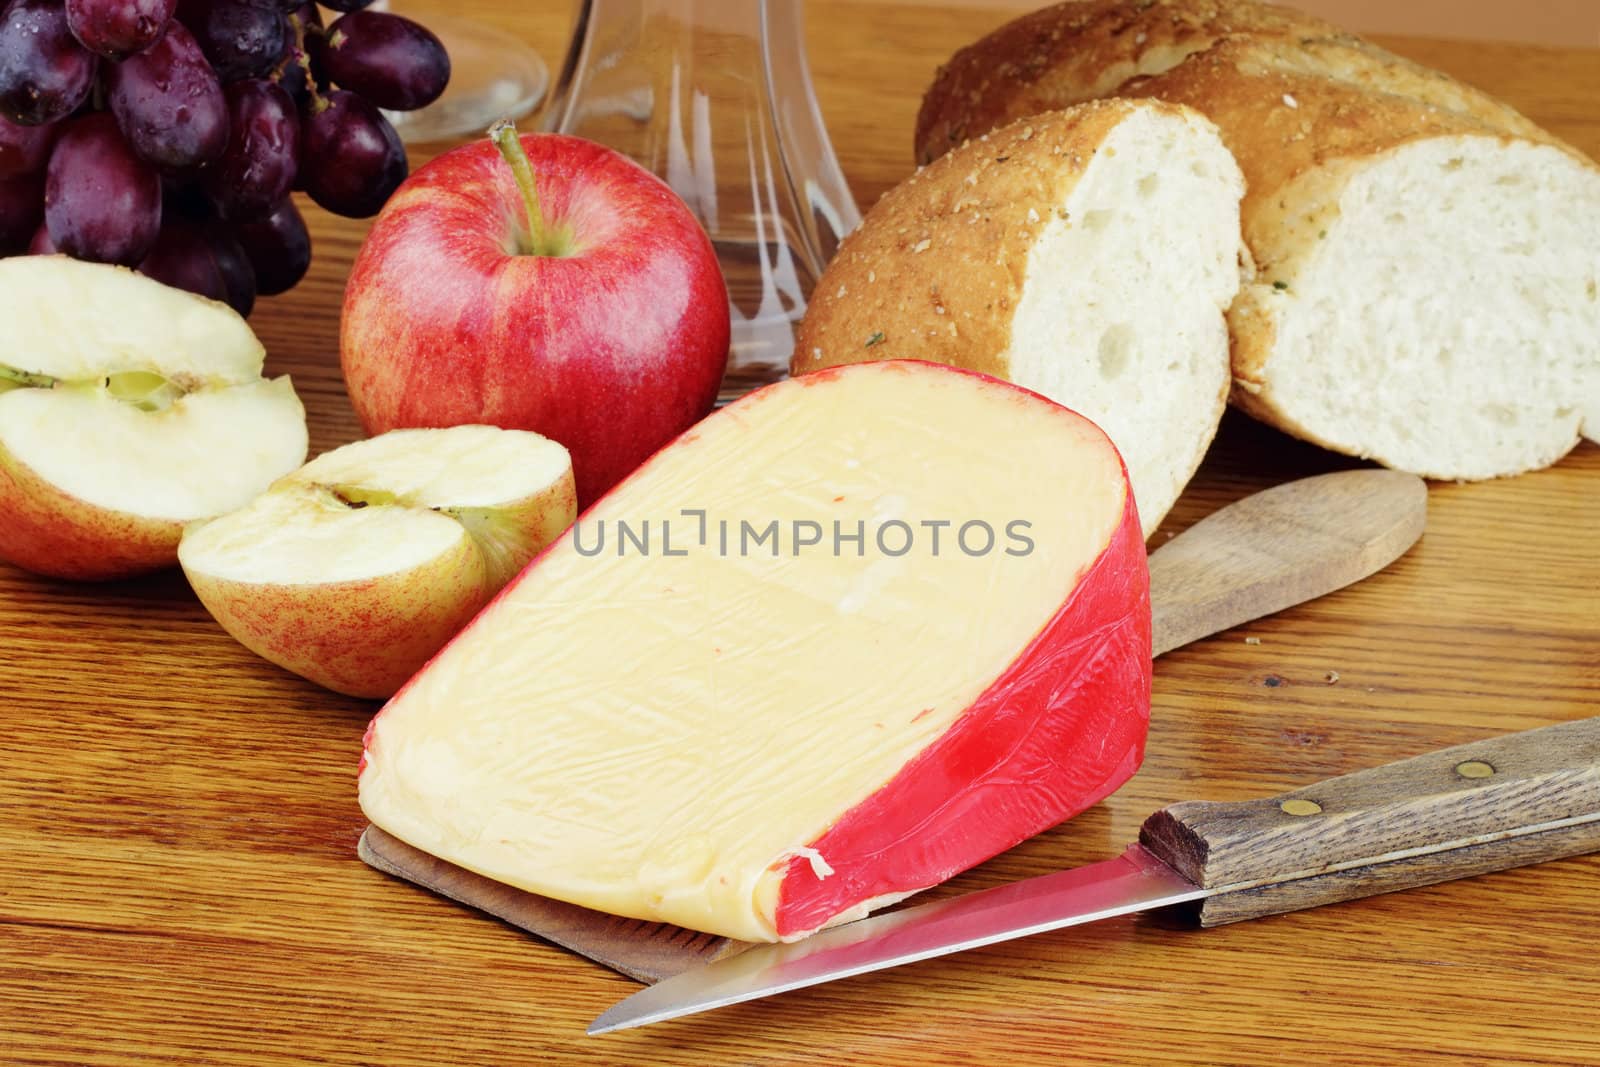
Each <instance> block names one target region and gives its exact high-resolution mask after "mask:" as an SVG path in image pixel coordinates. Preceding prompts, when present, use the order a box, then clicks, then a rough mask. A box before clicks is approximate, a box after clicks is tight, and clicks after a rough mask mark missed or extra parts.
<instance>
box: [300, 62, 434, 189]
mask: <svg viewBox="0 0 1600 1067" xmlns="http://www.w3.org/2000/svg"><path fill="white" fill-rule="evenodd" d="M323 104H324V106H323V107H322V108H321V109H320V110H315V111H313V113H312V114H311V115H310V117H308V118H307V119H306V121H305V123H304V129H303V131H302V132H301V135H300V159H301V162H302V164H303V166H302V168H301V179H302V180H303V181H304V182H305V187H306V192H307V193H309V194H310V195H311V199H312V200H314V201H316V202H317V203H318V204H320V205H321V206H322V207H325V208H327V209H328V210H329V211H332V212H333V213H334V214H336V215H344V216H347V217H349V218H352V219H364V218H366V217H367V216H369V215H376V214H377V213H378V209H379V208H381V207H383V204H384V201H386V200H388V199H389V196H390V194H392V193H393V192H394V191H395V190H396V189H398V188H399V187H400V183H401V182H403V181H405V180H406V173H407V163H406V153H405V149H404V148H403V147H402V146H401V144H400V135H399V134H397V133H395V132H394V127H393V126H391V125H389V120H388V119H386V118H384V117H383V115H382V114H381V113H380V112H379V111H378V109H377V108H376V107H374V106H373V105H372V104H371V103H369V102H368V101H366V100H365V99H363V98H362V97H359V96H357V95H356V94H355V93H351V92H346V91H344V90H342V89H335V90H334V91H333V92H331V93H329V94H328V95H327V96H325V97H323Z"/></svg>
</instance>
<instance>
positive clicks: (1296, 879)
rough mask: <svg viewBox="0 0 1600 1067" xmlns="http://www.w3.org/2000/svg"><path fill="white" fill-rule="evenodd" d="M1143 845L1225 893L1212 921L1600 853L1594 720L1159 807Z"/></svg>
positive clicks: (1598, 738) (1208, 916) (1598, 733)
mask: <svg viewBox="0 0 1600 1067" xmlns="http://www.w3.org/2000/svg"><path fill="white" fill-rule="evenodd" d="M1139 839H1140V841H1141V843H1143V845H1144V846H1145V848H1147V849H1149V850H1150V851H1151V852H1153V853H1154V854H1155V855H1157V856H1159V857H1160V858H1161V859H1162V860H1164V861H1165V862H1166V863H1168V864H1169V865H1170V866H1172V867H1173V868H1174V869H1176V870H1177V871H1178V872H1179V873H1181V874H1183V875H1184V876H1185V877H1187V878H1189V879H1191V880H1192V881H1194V882H1196V883H1197V884H1199V885H1201V886H1204V887H1206V888H1219V889H1220V890H1221V891H1220V892H1218V893H1217V894H1215V895H1213V896H1211V897H1209V898H1207V899H1206V900H1205V901H1204V902H1203V904H1202V905H1201V909H1200V922H1201V924H1202V925H1204V926H1217V925H1220V924H1222V923H1230V922H1237V921H1239V920H1240V919H1253V918H1256V917H1257V916H1261V915H1275V914H1278V913H1280V912H1286V911H1297V910H1299V909H1301V908H1310V907H1315V906H1317V905H1319V904H1330V903H1333V902H1334V901H1338V900H1351V899H1354V898H1356V897H1364V896H1371V895H1372V894H1374V893H1388V892H1391V891H1393V890H1396V889H1409V888H1411V887H1413V886H1419V885H1431V884H1433V883H1435V882H1447V881H1450V880H1452V879H1455V878H1466V877H1469V876H1471V875H1475V874H1486V873H1488V872H1490V871H1499V870H1505V869H1506V868H1508V867H1520V866H1523V865H1526V864H1530V863H1541V862H1543V861H1545V860H1552V859H1560V858H1562V857H1564V856H1576V855H1579V854H1581V853H1585V852H1595V851H1600V718H1595V719H1583V720H1580V721H1577V722H1569V723H1563V724H1561V725H1559V726H1548V727H1545V728H1544V729H1540V730H1529V731H1527V732H1526V733H1520V734H1509V735H1506V736H1502V737H1496V738H1491V739H1490V740H1487V741H1478V742H1474V743H1473V744H1470V745H1462V746H1460V747H1458V748H1450V749H1444V750H1442V751H1439V752H1432V753H1429V754H1428V755H1426V756H1418V757H1416V758H1415V759H1408V760H1402V761H1400V762H1399V763H1391V764H1389V765H1388V766H1385V767H1378V768H1375V769H1373V770H1370V771H1359V772H1357V773H1355V774H1347V775H1344V776H1343V777H1340V778H1330V779H1328V780H1327V781H1325V782H1320V783H1318V784H1317V785H1313V786H1308V787H1307V788H1305V789H1297V790H1295V791H1294V792H1292V793H1284V794H1283V795H1282V796H1277V797H1273V798H1271V799H1270V800H1252V801H1246V802H1244V803H1233V804H1224V803H1206V802H1187V803H1182V804H1174V805H1172V806H1171V807H1169V808H1164V809H1162V810H1161V811H1158V812H1156V813H1155V814H1154V815H1152V816H1150V818H1149V819H1147V820H1146V821H1145V824H1144V827H1143V828H1142V829H1141V830H1140V832H1139Z"/></svg>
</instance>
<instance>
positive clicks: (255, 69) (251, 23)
mask: <svg viewBox="0 0 1600 1067" xmlns="http://www.w3.org/2000/svg"><path fill="white" fill-rule="evenodd" d="M178 20H179V21H180V22H182V23H183V24H184V25H185V26H187V27H189V30H190V31H191V32H192V33H193V34H194V36H195V40H197V41H199V42H200V48H201V50H202V51H204V52H205V54H206V58H207V59H209V60H210V61H211V65H212V66H213V67H216V68H217V74H218V76H220V77H221V78H222V80H223V81H224V82H233V81H239V80H241V79H244V78H264V77H266V76H267V75H268V74H270V73H272V69H273V68H274V67H276V66H277V65H278V61H279V60H280V59H282V58H283V51H284V45H285V43H286V37H285V29H286V22H287V19H286V16H285V15H284V13H283V9H282V8H281V7H279V6H277V5H276V4H274V3H267V2H265V0H179V3H178Z"/></svg>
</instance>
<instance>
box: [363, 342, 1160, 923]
mask: <svg viewBox="0 0 1600 1067" xmlns="http://www.w3.org/2000/svg"><path fill="white" fill-rule="evenodd" d="M858 534H859V535H860V536H859V539H855V538H856V535H858ZM935 535H937V541H935ZM1149 640H1150V639H1149V602H1148V576H1147V574H1146V571H1145V563H1144V552H1143V544H1142V540H1141V538H1140V534H1139V523H1138V517H1137V514H1136V511H1135V509H1134V506H1133V503H1132V499H1131V494H1130V493H1129V492H1128V487H1127V481H1126V475H1125V473H1124V472H1123V468H1122V464H1121V461H1120V459H1119V458H1118V456H1117V454H1116V452H1115V450H1114V449H1113V448H1112V447H1111V445H1110V443H1109V442H1108V441H1107V439H1106V437H1105V435H1104V434H1103V433H1101V432H1100V431H1099V430H1098V429H1097V428H1095V427H1094V425H1093V424H1092V423H1089V422H1088V421H1087V420H1084V419H1082V418H1081V417H1079V416H1076V415H1074V414H1072V413H1070V412H1068V411H1066V410H1065V409H1064V408H1061V407H1059V406H1057V405H1055V404H1053V403H1051V402H1050V401H1048V400H1045V399H1043V398H1041V397H1038V396H1036V395H1034V394H1031V393H1028V392H1026V391H1024V390H1020V389H1017V388H1014V387H1012V386H1008V385H1005V384H1003V383H1000V382H997V381H994V380H992V379H988V378H984V377H982V376H978V375H973V374H969V373H966V372H961V371H955V370H951V369H948V368H944V367H936V366H933V365H930V364H920V363H892V362H891V363H878V364H861V365H856V366H850V367H842V368H838V369H835V370H830V371H826V372H823V373H819V374H816V375H812V376H809V377H807V378H804V379H797V380H793V381H789V382H784V383H780V384H779V385H776V386H772V387H770V388H768V389H766V390H763V391H761V392H760V393H757V394H754V395H752V396H751V397H748V398H746V399H745V400H743V401H741V402H739V403H737V404H734V405H732V406H730V407H728V408H726V409H723V410H722V411H720V412H718V413H716V414H714V415H713V416H711V417H710V418H708V419H707V420H705V421H704V422H702V423H701V424H700V425H699V426H697V427H696V428H695V429H694V430H691V431H690V432H689V433H688V434H686V435H685V436H684V437H682V438H680V439H679V440H678V441H677V442H675V443H674V444H673V445H671V446H669V447H668V448H667V449H666V450H664V451H663V452H661V453H659V454H658V455H657V456H656V457H655V458H654V459H652V460H651V461H650V462H649V463H647V464H646V465H645V466H644V467H643V468H641V469H640V470H639V471H638V472H636V473H635V474H634V475H633V476H632V477H631V478H629V479H628V480H627V481H625V482H624V483H622V484H621V485H620V486H618V487H617V489H615V490H614V491H613V492H612V493H611V494H610V495H608V496H607V497H605V498H604V499H603V500H601V501H600V502H599V503H598V504H596V505H595V506H594V507H593V508H592V509H590V511H589V512H587V513H586V514H585V515H584V516H583V517H582V518H581V519H580V520H579V522H578V523H577V524H576V525H575V527H574V528H573V529H572V530H571V531H569V532H568V534H567V535H565V536H564V537H563V538H562V539H561V540H559V541H557V542H556V543H555V545H553V546H552V547H551V549H550V550H549V551H548V552H547V553H545V554H544V555H543V556H542V557H541V558H540V559H538V560H537V561H535V563H534V564H533V565H532V566H530V567H529V568H528V569H527V570H526V571H524V572H523V573H522V574H521V575H520V576H519V577H518V579H517V580H516V581H515V582H513V583H512V584H511V585H510V586H508V587H507V589H506V590H505V591H504V592H503V593H502V594H501V595H500V597H499V598H498V599H497V600H495V601H494V602H493V603H492V604H491V605H490V606H489V607H488V608H486V609H485V610H484V611H483V612H482V613H481V614H480V615H479V616H478V617H477V618H476V619H475V620H474V622H473V623H472V624H471V625H469V626H468V627H467V629H466V630H465V631H464V632H463V633H462V634H461V635H460V636H459V637H458V638H457V639H456V640H455V641H454V642H453V643H452V644H451V645H450V646H448V647H447V648H446V649H445V650H444V651H443V652H441V653H440V654H439V655H438V656H437V657H436V658H435V659H434V660H433V662H432V663H430V664H429V665H428V667H426V668H425V669H424V670H423V671H422V672H421V673H420V674H418V675H417V677H416V678H414V679H413V680H412V682H411V683H410V684H409V685H408V686H407V687H406V688H405V689H403V690H402V691H401V692H400V693H399V694H398V695H397V696H396V697H395V698H394V699H393V700H392V701H391V702H390V703H389V704H388V705H387V706H386V707H385V708H384V709H383V711H382V712H380V714H379V715H378V716H377V718H375V719H374V721H373V724H372V726H371V728H370V729H369V731H368V736H367V745H366V753H365V757H364V760H363V770H362V774H361V783H360V793H361V804H362V807H363V809H364V811H365V812H366V814H367V816H368V817H369V818H370V819H371V820H372V821H373V822H374V823H376V824H377V825H379V826H381V827H382V828H384V829H385V830H388V831H389V832H390V833H392V834H395V835H396V836H398V837H400V838H402V839H403V840H406V841H408V842H410V843H411V844H413V845H415V846H417V847H419V848H422V849H424V850H426V851H428V852H431V853H433V854H434V855H437V856H439V857H441V858H444V859H447V860H449V861H451V862H453V863H456V864H459V865H461V866H464V867H467V868H469V869H471V870H474V871H477V872H479V873H481V874H485V875H487V876H489V877H492V878H495V879H498V880H500V881H503V882H506V883H509V884H512V885H515V886H518V887H520V888H524V889H528V890H531V891H534V892H537V893H541V894H544V895H547V896H552V897H556V898H558V899H563V900H568V901H571V902H574V903H577V904H581V905H585V906H588V907H592V908H596V909H599V910H603V911H608V912H613V913H616V914H621V915H630V916H636V917H639V918H645V919H652V920H661V921H666V922H672V923H676V924H679V925H682V926H687V927H691V928H694V929H699V930H705V931H709V932H713V933H718V934H725V935H728V936H732V937H737V938H743V939H749V940H775V939H779V938H792V937H798V936H802V935H804V934H806V933H808V932H810V931H812V930H815V929H817V928H819V927H821V926H823V925H827V924H829V923H832V922H836V921H840V920H841V919H844V918H849V917H853V916H854V915H856V914H861V913H864V911H865V910H866V909H867V908H869V907H871V906H873V905H874V904H875V903H881V902H883V900H884V899H888V898H893V897H896V896H901V895H904V894H906V893H910V892H915V891H916V890H919V889H923V888H926V887H927V886H929V885H933V884H936V883H937V882H939V881H942V880H944V879H945V878H948V877H949V876H950V875H952V874H954V873H956V872H957V871H959V870H962V869H964V868H965V867H968V866H971V865H972V864H974V863H977V862H981V861H982V860H983V859H986V858H988V857H989V856H991V855H993V854H994V853H996V852H998V851H1000V850H1002V849H1004V848H1007V847H1009V846H1010V845H1012V844H1015V843H1016V842H1017V841H1020V840H1022V839H1024V838H1026V837H1028V836H1031V835H1032V834H1034V833H1037V832H1038V831H1039V830H1042V829H1044V828H1045V827H1047V826H1050V825H1053V824H1054V823H1056V822H1059V821H1060V820H1061V819H1063V818H1066V817H1068V816H1070V815H1072V814H1075V813H1076V812H1077V811H1079V810H1082V808H1084V807H1087V806H1088V805H1089V804H1092V803H1094V802H1096V801H1098V800H1099V799H1101V798H1102V797H1104V796H1105V795H1106V794H1107V793H1109V792H1110V791H1111V790H1112V789H1114V788H1115V787H1116V786H1117V785H1120V784H1121V782H1122V781H1124V780H1125V779H1126V778H1127V777H1128V776H1129V775H1131V774H1132V772H1133V770H1134V769H1135V768H1136V767H1137V765H1138V762H1139V759H1140V756H1141V754H1142V749H1143V739H1144V732H1145V723H1146V719H1147V716H1148V707H1149V669H1150V647H1149Z"/></svg>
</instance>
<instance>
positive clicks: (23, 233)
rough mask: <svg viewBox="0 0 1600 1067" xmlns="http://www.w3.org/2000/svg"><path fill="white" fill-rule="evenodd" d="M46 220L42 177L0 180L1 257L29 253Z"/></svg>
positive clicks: (33, 176)
mask: <svg viewBox="0 0 1600 1067" xmlns="http://www.w3.org/2000/svg"><path fill="white" fill-rule="evenodd" d="M43 218H44V177H43V175H39V174H23V175H21V176H19V177H16V178H0V256H9V255H13V254H15V253H17V252H21V251H23V250H24V249H26V248H27V247H28V241H29V240H31V239H32V237H33V231H34V230H36V229H38V228H39V223H40V221H41V220H43Z"/></svg>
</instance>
